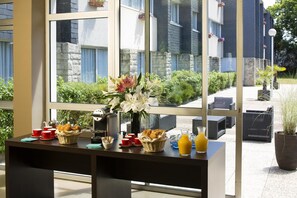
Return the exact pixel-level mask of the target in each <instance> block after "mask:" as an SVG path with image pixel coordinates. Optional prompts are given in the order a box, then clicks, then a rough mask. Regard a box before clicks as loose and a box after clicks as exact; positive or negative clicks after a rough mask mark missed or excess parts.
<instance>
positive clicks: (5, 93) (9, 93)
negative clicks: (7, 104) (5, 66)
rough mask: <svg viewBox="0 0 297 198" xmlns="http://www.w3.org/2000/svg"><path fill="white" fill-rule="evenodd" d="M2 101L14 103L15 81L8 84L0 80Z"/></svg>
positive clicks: (9, 81)
mask: <svg viewBox="0 0 297 198" xmlns="http://www.w3.org/2000/svg"><path fill="white" fill-rule="evenodd" d="M0 100H3V101H12V100H13V80H12V79H10V80H8V81H7V82H5V81H4V79H2V78H0Z"/></svg>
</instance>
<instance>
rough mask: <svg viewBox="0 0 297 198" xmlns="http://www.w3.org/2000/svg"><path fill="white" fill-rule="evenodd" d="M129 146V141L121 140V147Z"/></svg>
mask: <svg viewBox="0 0 297 198" xmlns="http://www.w3.org/2000/svg"><path fill="white" fill-rule="evenodd" d="M129 144H130V140H129V139H127V138H124V139H122V145H123V146H127V145H129Z"/></svg>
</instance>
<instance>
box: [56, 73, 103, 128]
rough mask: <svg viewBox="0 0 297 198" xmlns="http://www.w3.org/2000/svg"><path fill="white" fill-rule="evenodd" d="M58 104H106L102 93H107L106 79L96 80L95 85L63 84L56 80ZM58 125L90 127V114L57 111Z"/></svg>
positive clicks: (81, 83)
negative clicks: (67, 124) (70, 124)
mask: <svg viewBox="0 0 297 198" xmlns="http://www.w3.org/2000/svg"><path fill="white" fill-rule="evenodd" d="M57 85H58V86H57V89H58V102H62V103H84V104H106V100H105V99H104V97H103V91H107V78H98V79H97V82H96V83H83V82H64V81H63V79H62V78H59V79H58V83H57ZM57 119H58V121H59V122H60V123H64V124H65V123H67V122H70V123H73V124H78V125H80V126H81V127H82V128H86V127H90V126H91V125H92V113H91V112H82V111H69V110H58V117H57Z"/></svg>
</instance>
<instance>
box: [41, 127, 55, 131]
mask: <svg viewBox="0 0 297 198" xmlns="http://www.w3.org/2000/svg"><path fill="white" fill-rule="evenodd" d="M52 128H53V127H52V126H45V127H43V130H44V131H47V130H49V129H52Z"/></svg>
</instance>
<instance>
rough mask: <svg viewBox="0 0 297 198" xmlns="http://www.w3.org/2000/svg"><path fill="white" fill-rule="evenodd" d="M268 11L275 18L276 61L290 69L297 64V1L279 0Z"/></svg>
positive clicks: (292, 69)
mask: <svg viewBox="0 0 297 198" xmlns="http://www.w3.org/2000/svg"><path fill="white" fill-rule="evenodd" d="M268 11H269V12H270V14H271V15H272V17H273V18H274V19H275V24H274V28H275V29H276V31H277V34H276V36H275V40H274V41H275V52H276V56H275V62H276V63H277V64H278V65H282V66H284V67H286V68H287V70H289V71H294V72H296V66H297V53H296V51H297V39H296V38H297V26H296V21H297V1H296V0H278V1H277V2H276V3H275V4H274V5H273V6H270V7H268Z"/></svg>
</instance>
